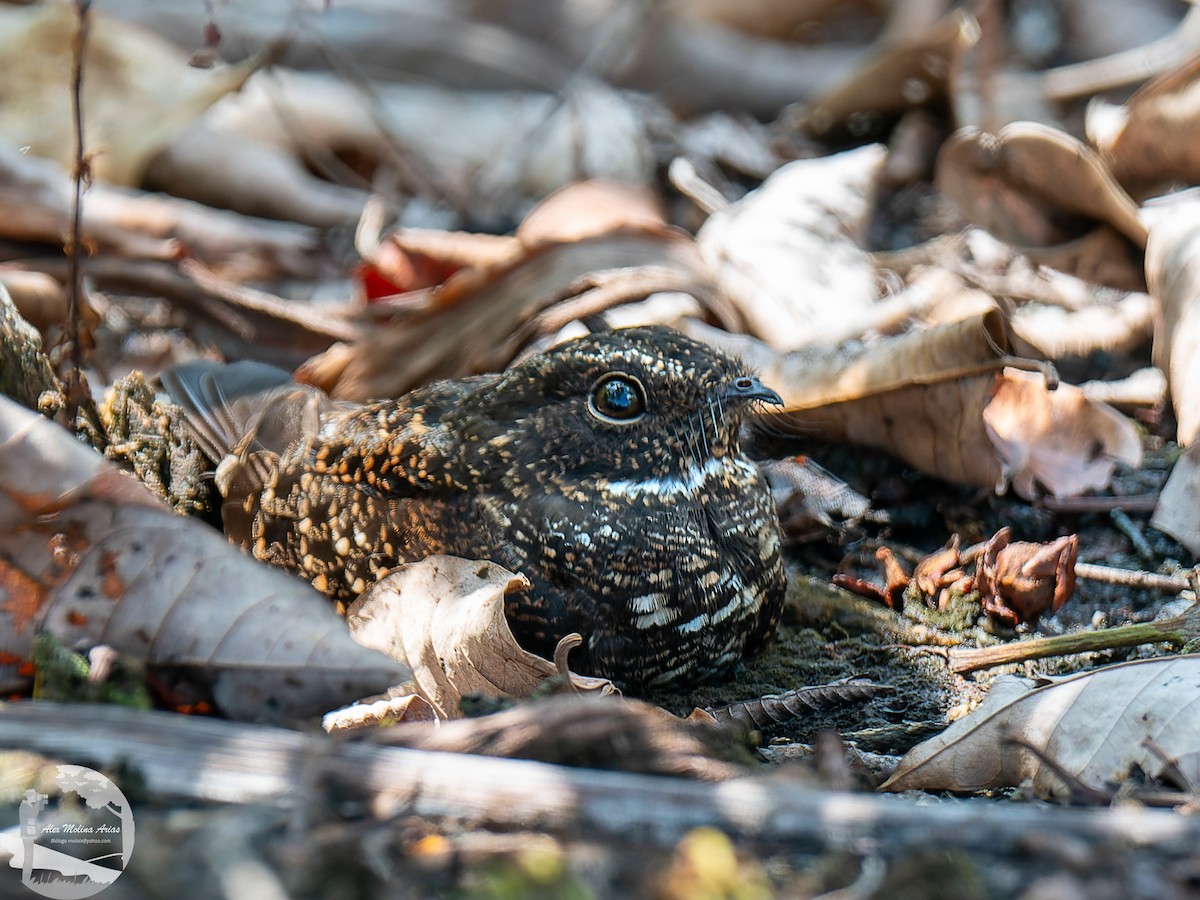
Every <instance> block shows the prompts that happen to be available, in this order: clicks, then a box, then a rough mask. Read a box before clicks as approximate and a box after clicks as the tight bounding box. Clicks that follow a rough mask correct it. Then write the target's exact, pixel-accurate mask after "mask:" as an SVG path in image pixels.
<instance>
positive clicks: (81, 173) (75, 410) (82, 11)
mask: <svg viewBox="0 0 1200 900" xmlns="http://www.w3.org/2000/svg"><path fill="white" fill-rule="evenodd" d="M91 6H92V2H91V0H76V3H75V10H76V13H77V15H78V19H79V27H78V28H77V29H76V31H75V39H74V42H73V43H72V46H71V117H72V126H73V129H74V138H75V157H74V171H73V172H72V176H73V179H74V187H75V193H74V197H73V199H72V205H71V243H70V246H69V247H68V248H67V341H68V343H69V346H70V353H71V356H70V367H69V368H70V371H69V372H68V373H67V378H66V379H65V381H66V395H67V396H66V412H67V421H68V422H70V423H71V424H72V426H74V423H75V421H76V419H77V417H78V415H79V407H80V405H81V398H82V395H83V342H82V340H81V339H80V335H79V320H80V318H81V316H82V313H83V308H84V297H83V268H82V266H81V265H80V258H79V255H80V252H81V248H82V246H83V184H84V181H89V182H90V181H91V171H90V164H89V163H88V161H87V159H86V157H85V156H84V150H83V55H84V51H85V49H86V47H87V37H88V26H89V13H90V11H91Z"/></svg>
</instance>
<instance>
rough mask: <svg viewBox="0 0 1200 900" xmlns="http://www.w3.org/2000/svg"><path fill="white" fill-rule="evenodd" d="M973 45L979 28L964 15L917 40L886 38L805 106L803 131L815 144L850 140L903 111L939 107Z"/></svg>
mask: <svg viewBox="0 0 1200 900" xmlns="http://www.w3.org/2000/svg"><path fill="white" fill-rule="evenodd" d="M978 39H979V26H978V25H977V24H976V22H975V20H974V18H972V17H971V15H970V14H969V13H967V12H964V11H963V10H955V11H954V12H951V13H950V14H949V15H947V16H946V17H945V18H944V19H942V20H941V21H940V22H938V23H937V24H935V25H933V26H932V27H929V28H925V29H921V31H920V32H919V33H918V34H906V35H903V36H902V37H901V39H899V40H890V39H887V38H886V37H885V39H884V41H883V42H882V43H881V44H880V46H878V47H877V48H876V49H875V50H874V51H872V53H871V54H870V56H869V57H868V58H867V59H866V60H865V61H864V62H863V63H862V64H861V65H860V66H858V67H857V68H856V70H855V71H854V72H853V73H852V74H851V75H850V76H849V77H848V78H846V79H845V80H844V81H843V82H842V83H840V84H838V85H836V86H835V87H833V88H832V89H830V90H828V91H826V92H824V93H823V94H821V95H820V96H818V97H816V98H814V100H813V101H812V102H811V103H810V104H808V106H807V108H806V112H805V116H804V126H805V127H806V128H807V129H808V131H809V132H811V133H812V134H813V135H814V136H815V137H818V138H829V137H831V136H840V135H850V136H852V137H855V136H861V135H864V134H869V133H872V132H874V131H878V130H880V129H881V128H882V127H883V126H884V125H886V124H887V122H888V121H889V120H891V119H894V118H896V117H898V116H899V115H900V114H901V113H903V112H904V111H905V110H909V109H914V108H917V107H922V106H936V105H938V104H940V103H944V102H945V98H946V91H947V83H948V80H949V78H950V75H951V73H952V72H953V71H954V69H955V68H956V67H957V66H958V64H959V60H960V58H961V57H962V55H963V53H965V52H966V51H967V50H969V49H970V48H971V47H973V46H974V45H975V42H976V41H977V40H978ZM860 139H861V138H860Z"/></svg>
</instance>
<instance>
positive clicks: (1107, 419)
mask: <svg viewBox="0 0 1200 900" xmlns="http://www.w3.org/2000/svg"><path fill="white" fill-rule="evenodd" d="M983 423H984V426H985V427H986V429H987V434H988V437H989V438H990V439H991V441H992V443H993V445H994V446H995V448H996V455H997V456H998V457H999V459H1000V461H1001V465H1002V467H1003V474H1002V482H1001V483H1000V484H998V485H997V489H998V490H999V489H1000V488H1001V486H1002V484H1003V482H1004V481H1011V483H1012V486H1013V489H1014V490H1015V491H1016V492H1017V493H1018V494H1020V495H1021V496H1022V497H1025V498H1026V499H1034V498H1036V497H1037V496H1038V492H1039V486H1040V487H1041V488H1044V489H1045V490H1046V491H1048V492H1049V493H1050V494H1051V495H1052V496H1055V497H1070V496H1074V495H1075V494H1080V493H1083V492H1084V491H1086V490H1089V489H1092V488H1102V487H1105V486H1106V485H1107V484H1108V480H1109V478H1110V476H1111V475H1112V470H1113V466H1114V465H1115V464H1116V463H1117V462H1121V463H1124V464H1125V465H1127V466H1137V465H1139V464H1140V463H1141V460H1142V442H1141V439H1140V438H1139V437H1138V434H1137V429H1135V428H1134V426H1133V423H1132V422H1130V421H1129V420H1128V419H1127V418H1125V417H1124V416H1123V415H1121V414H1120V413H1119V412H1117V411H1116V410H1115V409H1113V408H1112V407H1110V406H1108V405H1107V404H1104V403H1096V402H1095V401H1092V400H1089V399H1088V398H1087V397H1086V396H1084V393H1083V391H1081V390H1080V389H1079V388H1077V387H1074V386H1072V385H1069V384H1060V385H1059V386H1058V389H1057V390H1054V391H1051V390H1048V389H1047V388H1046V384H1045V379H1044V378H1043V377H1042V376H1041V375H1038V374H1034V373H1030V372H1022V371H1020V370H1018V369H1005V370H1004V372H1003V373H1002V374H1000V375H998V376H997V377H996V382H995V386H994V388H993V390H992V396H991V400H990V401H989V402H988V404H987V406H986V408H985V409H984V410H983Z"/></svg>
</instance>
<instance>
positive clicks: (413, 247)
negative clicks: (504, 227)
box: [357, 179, 667, 308]
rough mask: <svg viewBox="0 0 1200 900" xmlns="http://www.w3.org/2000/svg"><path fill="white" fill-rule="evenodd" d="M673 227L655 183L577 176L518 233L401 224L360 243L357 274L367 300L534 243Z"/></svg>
mask: <svg viewBox="0 0 1200 900" xmlns="http://www.w3.org/2000/svg"><path fill="white" fill-rule="evenodd" d="M626 227H628V228H633V229H638V228H646V229H650V230H655V229H663V228H666V227H667V221H666V218H665V216H664V214H663V210H662V204H661V202H660V201H659V199H658V197H657V196H656V195H655V194H654V193H653V192H652V191H651V190H650V189H649V188H644V187H639V186H635V185H625V184H619V183H617V182H613V181H604V180H602V179H590V180H587V181H577V182H574V183H572V184H569V185H566V186H565V187H563V188H560V189H559V190H557V191H555V192H554V193H552V194H551V195H550V196H549V197H546V198H545V199H544V200H542V201H540V202H539V203H538V204H537V205H536V206H535V207H534V208H533V209H532V210H530V212H529V215H527V216H526V217H525V218H524V220H522V222H521V225H520V227H519V228H518V229H517V233H516V235H515V236H510V235H493V234H477V233H472V232H463V231H457V232H448V231H437V230H434V229H427V228H401V229H399V230H397V231H394V232H391V233H389V234H387V235H385V236H384V237H383V238H382V239H379V240H376V241H374V242H367V243H368V245H367V246H360V248H359V252H360V253H361V254H362V256H363V259H364V265H363V266H360V268H359V271H358V273H357V276H358V279H359V281H360V283H361V284H362V286H363V288H364V289H365V291H364V292H365V295H366V297H367V299H376V298H379V297H384V296H390V295H392V294H398V293H402V292H412V291H421V290H422V289H425V288H433V287H436V286H438V285H440V284H443V283H444V282H446V281H447V280H448V279H450V278H451V277H453V276H454V275H455V274H456V273H458V272H459V271H462V270H464V269H466V270H473V272H474V276H473V277H475V278H476V279H478V278H485V277H486V274H485V271H486V270H488V269H499V268H502V267H504V266H508V265H512V264H514V263H516V262H519V260H520V258H521V256H522V254H523V253H524V252H525V251H526V249H528V248H532V247H537V246H539V245H542V244H551V243H570V242H573V241H579V240H583V239H584V238H589V237H595V236H597V235H602V234H606V233H608V232H612V231H619V230H621V229H622V228H626ZM455 296H456V295H455V293H454V292H453V291H443V292H441V293H440V294H435V293H434V292H432V291H424V292H423V293H421V294H419V295H414V296H411V297H403V296H402V297H398V298H395V300H396V301H397V302H399V303H400V304H402V305H404V306H406V307H412V308H422V307H425V306H430V305H434V304H436V303H439V302H441V303H445V302H455V301H454V300H453V299H451V298H454V297H455Z"/></svg>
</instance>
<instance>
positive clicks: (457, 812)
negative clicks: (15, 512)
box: [0, 701, 1200, 860]
mask: <svg viewBox="0 0 1200 900" xmlns="http://www.w3.org/2000/svg"><path fill="white" fill-rule="evenodd" d="M81 721H85V722H87V728H80V725H79V723H80V722H81ZM0 746H3V747H10V748H20V749H25V750H32V751H35V752H39V753H43V754H46V755H50V756H53V757H57V758H60V759H64V760H70V761H71V762H73V763H80V764H90V765H92V766H100V767H105V766H114V765H117V764H121V765H123V766H124V767H127V769H129V770H133V771H136V772H137V773H138V774H139V776H140V777H141V779H142V784H143V785H144V789H145V790H146V791H149V792H154V793H156V794H161V795H167V796H175V797H183V798H188V799H193V800H207V801H218V802H233V803H252V802H265V803H272V804H278V805H279V806H281V807H284V808H295V807H297V806H303V805H304V804H311V803H312V802H313V796H312V791H313V786H314V782H313V781H312V780H310V779H308V778H299V777H297V773H301V772H303V773H306V774H311V775H312V776H313V778H314V779H317V781H316V783H317V784H322V783H329V782H332V783H335V784H337V785H338V786H339V788H340V789H346V790H350V791H353V792H354V793H360V794H365V795H366V796H367V798H369V800H370V805H369V807H368V808H369V809H370V810H371V812H372V813H373V814H375V815H376V816H380V817H386V816H401V815H415V816H421V817H424V818H436V817H444V816H456V817H465V818H467V819H469V820H470V821H471V822H473V823H474V824H475V825H476V826H477V827H479V828H495V829H511V828H529V827H537V828H539V829H544V830H547V831H551V832H555V833H562V834H581V833H582V834H589V835H594V836H596V837H597V838H598V839H599V838H605V837H607V838H617V839H621V840H629V839H630V836H631V835H636V836H637V840H639V841H642V842H644V843H645V844H646V845H647V846H660V847H674V846H675V845H676V843H677V842H678V841H679V839H680V838H681V837H682V835H684V834H685V833H686V832H687V831H689V830H690V829H692V828H697V827H702V826H712V827H716V828H719V829H721V830H723V831H725V832H726V833H727V834H730V835H731V836H734V837H737V838H739V839H743V840H755V841H761V842H764V843H767V844H770V845H772V846H777V847H783V848H792V849H795V850H802V849H804V850H813V849H817V848H826V849H844V848H845V847H847V846H858V845H862V846H877V847H879V848H881V850H885V851H886V852H887V854H888V855H889V856H897V855H902V854H903V853H905V852H912V851H918V850H919V851H925V850H928V848H929V847H943V846H952V847H955V848H956V849H958V850H961V851H964V852H967V851H975V852H980V853H986V854H999V853H1005V852H1011V853H1017V852H1020V853H1022V854H1027V852H1028V851H1027V846H1028V843H1027V842H1028V840H1029V835H1030V834H1031V833H1036V834H1054V835H1059V836H1062V837H1064V838H1065V837H1071V838H1074V839H1076V840H1078V841H1081V842H1084V843H1085V844H1087V845H1091V844H1104V845H1126V846H1131V847H1139V848H1144V849H1146V850H1149V849H1153V851H1154V853H1155V854H1156V856H1155V858H1156V859H1162V860H1172V859H1178V860H1192V859H1193V858H1194V854H1195V848H1196V847H1197V846H1200V818H1197V817H1194V816H1180V815H1177V814H1175V813H1172V812H1168V811H1166V810H1150V809H1137V808H1130V807H1123V808H1115V809H1056V808H1047V807H1044V806H1032V805H1028V804H1007V805H1004V804H1000V805H997V804H976V803H956V802H941V803H937V804H916V803H912V802H910V801H906V800H904V799H903V798H899V797H881V796H876V795H872V794H855V793H850V792H847V791H829V790H820V789H814V788H813V787H811V786H809V785H803V784H795V783H789V782H788V781H786V780H780V779H764V778H744V779H736V780H733V781H726V782H721V783H718V784H704V783H700V782H695V781H688V780H685V779H681V778H674V777H661V776H651V775H641V774H633V773H629V772H603V771H595V770H591V769H569V768H565V767H562V766H555V765H550V764H547V763H539V762H530V761H528V760H512V759H495V758H489V757H482V756H471V755H463V754H454V753H443V752H430V751H421V750H406V749H397V748H394V747H379V746H373V745H369V744H363V743H349V742H345V741H339V740H336V739H331V738H329V737H326V736H323V735H312V734H302V733H300V732H296V731H289V730H286V729H282V728H272V727H267V726H255V725H241V724H236V723H232V722H224V721H220V720H217V719H202V718H197V717H187V716H179V715H174V714H171V713H161V712H147V711H143V710H135V709H128V708H123V707H118V706H103V705H88V704H72V705H69V706H68V705H61V704H55V703H42V702H36V701H35V702H23V703H9V704H4V705H0Z"/></svg>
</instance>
